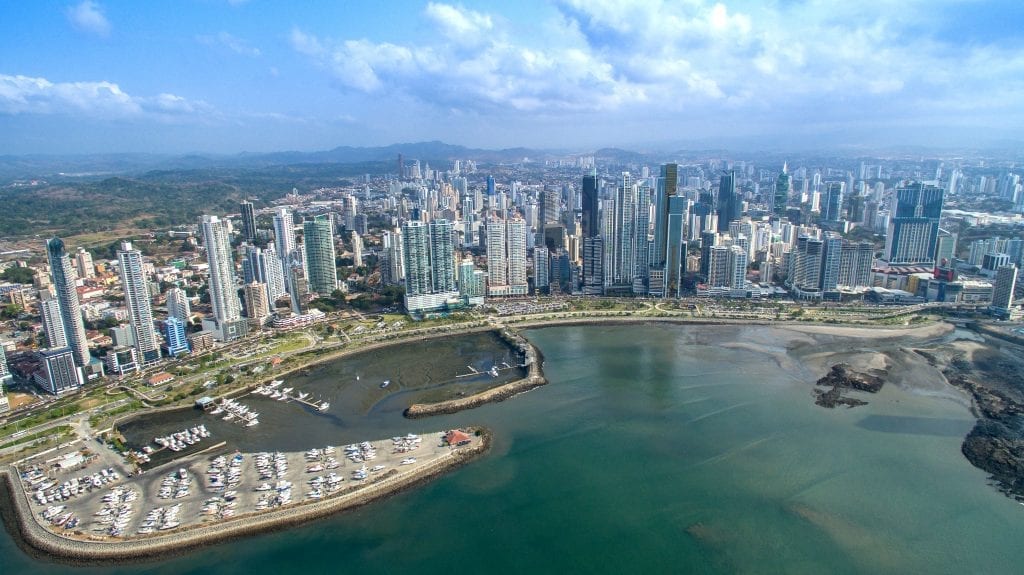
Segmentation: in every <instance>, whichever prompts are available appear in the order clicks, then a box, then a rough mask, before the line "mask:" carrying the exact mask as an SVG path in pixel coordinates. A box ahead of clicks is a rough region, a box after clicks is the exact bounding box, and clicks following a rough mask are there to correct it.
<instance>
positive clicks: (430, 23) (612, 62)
mask: <svg viewBox="0 0 1024 575" xmlns="http://www.w3.org/2000/svg"><path fill="white" fill-rule="evenodd" d="M0 14H2V15H3V17H2V18H0V153H3V154H22V153H91V152H126V151H135V152H172V153H186V152H221V153H236V152H242V151H249V152H265V151H276V150H318V149H328V148H332V147H335V146H339V145H355V146H360V145H386V144H390V143H395V142H411V141H421V140H433V139H439V140H444V141H447V142H451V143H456V144H463V145H467V146H476V147H485V148H498V147H512V146H530V147H545V148H564V149H571V150H586V149H588V148H591V149H592V148H596V147H603V146H618V147H627V148H629V147H631V148H635V149H644V148H647V149H650V148H654V147H658V146H662V147H670V146H674V145H692V146H724V147H736V148H745V149H761V150H773V149H789V150H793V149H795V150H800V149H812V148H821V147H836V148H839V147H843V148H846V147H851V146H852V147H871V146H887V145H893V144H912V145H932V146H963V145H967V146H974V145H986V144H988V143H991V142H996V141H1005V140H1018V141H1019V140H1021V139H1022V138H1021V133H1022V132H1021V129H1022V127H1024V27H1022V26H1021V22H1024V2H1020V1H1019V0H1018V1H1007V2H984V1H980V0H959V1H953V0H928V1H915V0H879V1H871V0H865V1H860V2H839V1H824V0H807V1H800V0H788V1H783V0H778V1H774V2H771V1H747V2H731V1H722V2H715V1H704V0H664V1H648V2H641V1H625V0H552V1H542V0H518V1H517V2H514V3H512V2H467V3H444V2H411V1H402V2H399V1H389V2H359V1H353V0H338V1H331V2H326V1H324V2H317V1H307V2H283V1H278V2H270V1H261V0H179V1H170V0H166V1H152V2H128V1H114V0H85V1H81V2H75V1H69V2H51V1H46V0H40V1H32V2H21V1H17V0H0Z"/></svg>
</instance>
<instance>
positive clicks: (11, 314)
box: [0, 303, 25, 319]
mask: <svg viewBox="0 0 1024 575" xmlns="http://www.w3.org/2000/svg"><path fill="white" fill-rule="evenodd" d="M23 311H25V310H24V309H22V308H21V306H20V305H17V304H13V303H9V304H7V305H5V306H4V307H3V308H2V309H0V318H3V319H17V317H18V316H19V315H21V313H22V312H23Z"/></svg>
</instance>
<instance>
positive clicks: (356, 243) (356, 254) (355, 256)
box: [352, 231, 363, 267]
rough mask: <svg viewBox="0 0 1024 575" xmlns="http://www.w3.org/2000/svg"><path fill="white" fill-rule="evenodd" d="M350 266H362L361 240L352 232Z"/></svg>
mask: <svg viewBox="0 0 1024 575" xmlns="http://www.w3.org/2000/svg"><path fill="white" fill-rule="evenodd" d="M352 265H354V266H357V267H358V266H361V265H363V238H361V237H359V234H358V233H357V232H355V231H353V232H352Z"/></svg>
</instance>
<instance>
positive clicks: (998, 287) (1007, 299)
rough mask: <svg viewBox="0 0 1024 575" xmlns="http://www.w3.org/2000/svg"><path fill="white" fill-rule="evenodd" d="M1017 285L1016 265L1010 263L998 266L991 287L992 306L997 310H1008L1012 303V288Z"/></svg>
mask: <svg viewBox="0 0 1024 575" xmlns="http://www.w3.org/2000/svg"><path fill="white" fill-rule="evenodd" d="M1015 287H1017V266H1015V265H1013V264H1010V265H1005V266H1002V267H1000V268H999V270H997V272H996V280H995V283H994V285H993V289H992V307H993V308H996V310H998V311H1004V312H1005V311H1009V309H1010V307H1011V306H1012V305H1013V290H1014V288H1015Z"/></svg>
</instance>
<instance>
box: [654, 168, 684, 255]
mask: <svg viewBox="0 0 1024 575" xmlns="http://www.w3.org/2000/svg"><path fill="white" fill-rule="evenodd" d="M678 185H679V165H678V164H663V165H662V166H661V175H660V176H659V177H658V183H657V186H656V188H655V194H654V253H653V256H652V261H651V265H652V266H655V267H661V266H663V265H664V264H665V261H666V258H667V252H666V250H667V248H666V242H667V241H668V214H669V209H670V208H669V206H670V203H671V198H674V197H676V189H677V186H678Z"/></svg>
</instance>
